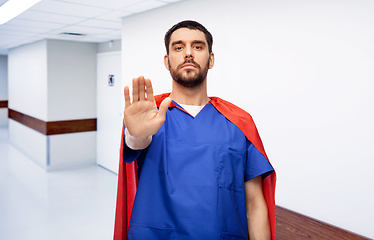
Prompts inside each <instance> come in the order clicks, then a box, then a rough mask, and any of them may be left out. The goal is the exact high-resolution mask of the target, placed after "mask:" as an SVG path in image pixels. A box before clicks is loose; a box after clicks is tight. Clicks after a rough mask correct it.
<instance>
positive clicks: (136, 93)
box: [132, 78, 139, 103]
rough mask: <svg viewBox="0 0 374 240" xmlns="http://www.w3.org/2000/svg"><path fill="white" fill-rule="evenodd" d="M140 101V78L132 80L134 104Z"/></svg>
mask: <svg viewBox="0 0 374 240" xmlns="http://www.w3.org/2000/svg"><path fill="white" fill-rule="evenodd" d="M137 101H139V81H138V78H133V79H132V102H133V103H134V102H137Z"/></svg>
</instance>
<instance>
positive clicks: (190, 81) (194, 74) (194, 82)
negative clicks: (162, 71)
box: [169, 59, 209, 88]
mask: <svg viewBox="0 0 374 240" xmlns="http://www.w3.org/2000/svg"><path fill="white" fill-rule="evenodd" d="M186 63H192V64H194V65H195V67H196V68H195V69H182V67H183V65H184V64H186ZM169 66H170V61H169ZM208 69H209V59H208V62H207V63H206V65H205V66H204V67H203V68H201V66H200V65H199V64H198V63H196V62H195V61H194V60H192V59H187V60H185V61H184V62H183V63H181V64H179V65H178V66H177V67H176V68H172V67H171V66H170V75H171V77H172V78H173V80H174V81H176V82H177V83H178V84H180V85H182V86H184V87H187V88H195V87H198V86H200V85H201V84H202V83H203V82H204V80H205V78H206V76H207V75H208Z"/></svg>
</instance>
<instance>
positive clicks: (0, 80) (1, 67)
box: [0, 55, 8, 101]
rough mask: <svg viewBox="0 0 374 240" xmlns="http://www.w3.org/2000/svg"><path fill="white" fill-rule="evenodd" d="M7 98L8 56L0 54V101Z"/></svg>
mask: <svg viewBox="0 0 374 240" xmlns="http://www.w3.org/2000/svg"><path fill="white" fill-rule="evenodd" d="M6 100H8V57H7V56H4V55H0V101H6Z"/></svg>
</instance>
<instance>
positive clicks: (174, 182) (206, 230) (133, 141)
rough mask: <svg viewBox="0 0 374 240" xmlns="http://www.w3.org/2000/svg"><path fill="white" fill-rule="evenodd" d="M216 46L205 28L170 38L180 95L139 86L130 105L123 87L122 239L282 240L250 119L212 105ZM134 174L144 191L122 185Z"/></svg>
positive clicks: (169, 60)
mask: <svg viewBox="0 0 374 240" xmlns="http://www.w3.org/2000/svg"><path fill="white" fill-rule="evenodd" d="M212 44H213V38H212V36H211V34H210V33H209V32H208V30H207V29H206V28H205V27H204V26H202V25H201V24H199V23H197V22H194V21H183V22H180V23H178V24H176V25H174V26H173V27H172V28H171V29H170V30H169V31H168V32H167V33H166V35H165V47H166V51H167V54H166V55H165V57H164V63H165V67H166V69H167V70H169V71H170V74H171V77H172V79H173V81H172V92H171V93H170V94H163V95H159V96H153V90H152V84H151V81H150V80H149V79H145V78H144V77H142V76H141V77H138V78H134V79H133V90H132V102H131V101H130V93H129V88H128V87H127V86H126V87H125V90H124V93H125V112H124V122H125V125H126V126H125V130H124V135H123V136H124V143H123V145H122V147H123V149H122V150H121V151H122V152H121V154H123V156H122V159H121V163H120V173H119V190H118V199H117V213H116V229H115V236H114V238H115V239H126V237H127V239H129V240H134V239H140V240H145V239H152V240H153V239H160V240H161V239H162V240H164V239H178V240H184V239H248V237H249V238H250V239H251V240H254V239H264V240H265V239H266V240H268V239H274V236H275V234H274V229H275V217H274V190H275V172H274V171H273V168H272V166H271V165H270V163H269V162H268V160H267V157H266V154H265V151H264V150H263V146H262V143H261V140H260V138H259V136H258V133H257V130H256V127H255V125H254V123H253V121H252V118H251V117H250V115H249V114H247V113H246V112H244V111H243V110H241V109H239V108H238V107H236V106H235V105H233V104H231V103H228V102H226V101H224V100H221V99H219V98H215V97H208V96H207V73H208V69H211V68H212V67H213V65H214V54H213V52H212ZM135 159H136V163H137V169H136V165H134V163H135V162H134V160H135ZM122 160H123V161H125V162H127V163H131V164H132V165H128V164H125V165H124V164H123V163H122ZM124 167H126V170H123V168H124ZM129 169H130V171H129ZM131 169H132V170H133V171H132V172H133V173H131ZM134 172H135V175H134V176H135V177H137V179H138V182H137V180H135V181H134V180H127V182H122V179H124V178H129V176H130V175H131V174H134ZM136 175H137V176H136ZM130 177H131V176H130ZM129 181H131V182H130V183H132V185H136V184H138V186H137V190H136V197H135V201H134V202H133V199H132V197H131V194H134V191H133V190H134V189H132V188H133V187H132V186H130V185H129V183H128V182H129ZM124 188H126V189H125V190H124ZM123 191H128V192H129V191H130V192H133V193H130V197H129V195H127V196H124V195H122V193H123ZM124 202H126V204H127V205H128V206H129V207H128V208H127V207H123V203H124ZM132 204H133V206H132ZM131 212H132V213H131ZM126 214H127V215H128V216H127V217H129V216H130V215H131V220H130V223H129V228H128V232H127V218H126V216H125V217H124V216H123V215H126ZM127 235H128V236H127Z"/></svg>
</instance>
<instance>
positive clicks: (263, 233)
mask: <svg viewBox="0 0 374 240" xmlns="http://www.w3.org/2000/svg"><path fill="white" fill-rule="evenodd" d="M247 222H248V235H249V239H250V240H270V239H271V234H270V224H269V216H268V209H267V206H266V202H265V201H263V202H259V203H256V204H251V205H250V206H248V209H247Z"/></svg>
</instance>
